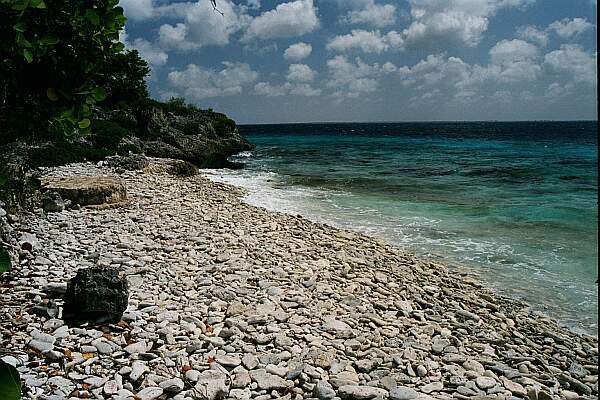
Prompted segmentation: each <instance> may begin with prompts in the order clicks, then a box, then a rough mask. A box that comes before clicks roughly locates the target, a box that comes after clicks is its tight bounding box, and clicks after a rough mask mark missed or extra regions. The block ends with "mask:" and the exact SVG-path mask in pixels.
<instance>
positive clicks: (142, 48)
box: [130, 38, 169, 68]
mask: <svg viewBox="0 0 600 400" xmlns="http://www.w3.org/2000/svg"><path fill="white" fill-rule="evenodd" d="M130 46H131V47H133V48H135V49H136V50H137V51H139V53H140V56H141V57H142V58H143V59H144V60H146V61H148V64H150V65H151V66H152V67H154V68H156V67H160V66H163V65H165V64H166V63H167V60H168V59H169V55H168V54H167V53H165V52H164V51H163V50H161V49H160V48H159V47H158V46H155V45H154V44H152V43H150V42H149V41H147V40H146V39H142V38H137V39H135V40H134V41H133V43H131V45H130Z"/></svg>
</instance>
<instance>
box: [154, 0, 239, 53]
mask: <svg viewBox="0 0 600 400" xmlns="http://www.w3.org/2000/svg"><path fill="white" fill-rule="evenodd" d="M219 10H220V11H221V12H222V13H223V15H221V14H219V13H218V12H216V11H215V10H214V9H213V6H212V4H211V3H210V0H199V1H197V2H195V3H192V2H188V3H173V4H170V5H167V6H163V7H160V8H157V13H159V14H161V15H164V16H179V17H181V18H183V22H180V23H177V24H176V25H169V24H164V25H162V26H161V27H160V28H159V32H158V35H159V42H160V43H161V46H163V47H164V48H165V49H178V50H183V51H185V50H194V49H198V48H201V47H204V46H210V45H215V46H224V45H227V44H229V41H230V36H231V35H232V34H234V33H236V32H238V31H240V30H242V29H243V28H244V27H246V26H247V25H248V21H249V18H250V17H249V16H248V15H246V14H244V12H243V11H244V10H243V9H241V8H239V7H238V6H236V5H235V4H234V3H232V2H231V1H229V0H220V1H219Z"/></svg>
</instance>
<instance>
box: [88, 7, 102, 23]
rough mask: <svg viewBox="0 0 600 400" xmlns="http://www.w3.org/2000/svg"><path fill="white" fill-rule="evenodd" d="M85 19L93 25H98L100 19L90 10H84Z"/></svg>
mask: <svg viewBox="0 0 600 400" xmlns="http://www.w3.org/2000/svg"><path fill="white" fill-rule="evenodd" d="M85 17H86V18H87V19H88V20H89V21H90V22H91V23H92V24H94V25H99V24H100V17H99V16H98V13H96V11H94V10H92V9H87V10H85Z"/></svg>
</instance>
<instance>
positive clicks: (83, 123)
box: [78, 118, 92, 129]
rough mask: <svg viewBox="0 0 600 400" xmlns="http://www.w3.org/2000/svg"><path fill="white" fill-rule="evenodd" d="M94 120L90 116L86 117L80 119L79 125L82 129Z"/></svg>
mask: <svg viewBox="0 0 600 400" xmlns="http://www.w3.org/2000/svg"><path fill="white" fill-rule="evenodd" d="M91 123H92V122H91V121H90V120H89V119H88V118H84V119H82V120H81V121H79V123H78V125H79V127H80V128H81V129H85V128H88V127H89V126H90V124H91Z"/></svg>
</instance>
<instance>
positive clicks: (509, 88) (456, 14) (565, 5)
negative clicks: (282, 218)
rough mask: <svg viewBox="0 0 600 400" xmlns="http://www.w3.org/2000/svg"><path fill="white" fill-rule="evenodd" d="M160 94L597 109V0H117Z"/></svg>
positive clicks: (386, 109) (305, 102) (261, 118)
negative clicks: (214, 7) (213, 0)
mask: <svg viewBox="0 0 600 400" xmlns="http://www.w3.org/2000/svg"><path fill="white" fill-rule="evenodd" d="M120 5H121V6H122V7H123V8H124V10H125V16H126V17H127V18H128V21H127V24H126V27H125V30H124V31H123V32H122V36H121V38H122V40H123V41H124V42H125V43H126V45H127V47H129V48H135V49H137V50H138V51H139V52H140V54H141V55H142V57H144V58H145V59H146V60H147V61H148V62H149V63H150V65H151V68H152V73H151V75H150V76H149V77H148V84H149V87H150V92H151V95H152V96H153V97H155V98H157V99H161V100H168V99H169V98H171V97H183V98H185V99H186V100H187V101H188V102H190V103H194V104H197V105H199V106H200V107H202V108H212V109H214V110H215V111H220V112H224V113H226V114H228V115H229V116H230V117H231V118H233V119H234V120H236V121H237V122H238V123H285V122H346V121H347V122H375V121H440V120H441V121H449V120H580V119H594V120H596V119H597V101H598V100H597V73H596V64H597V42H596V31H597V18H596V12H597V3H596V1H595V0H399V1H398V0H396V1H394V0H288V1H271V0H235V1H231V0H217V8H218V11H215V10H214V9H213V6H212V5H211V2H210V0H198V1H185V0H184V1H170V0H121V1H120Z"/></svg>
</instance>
